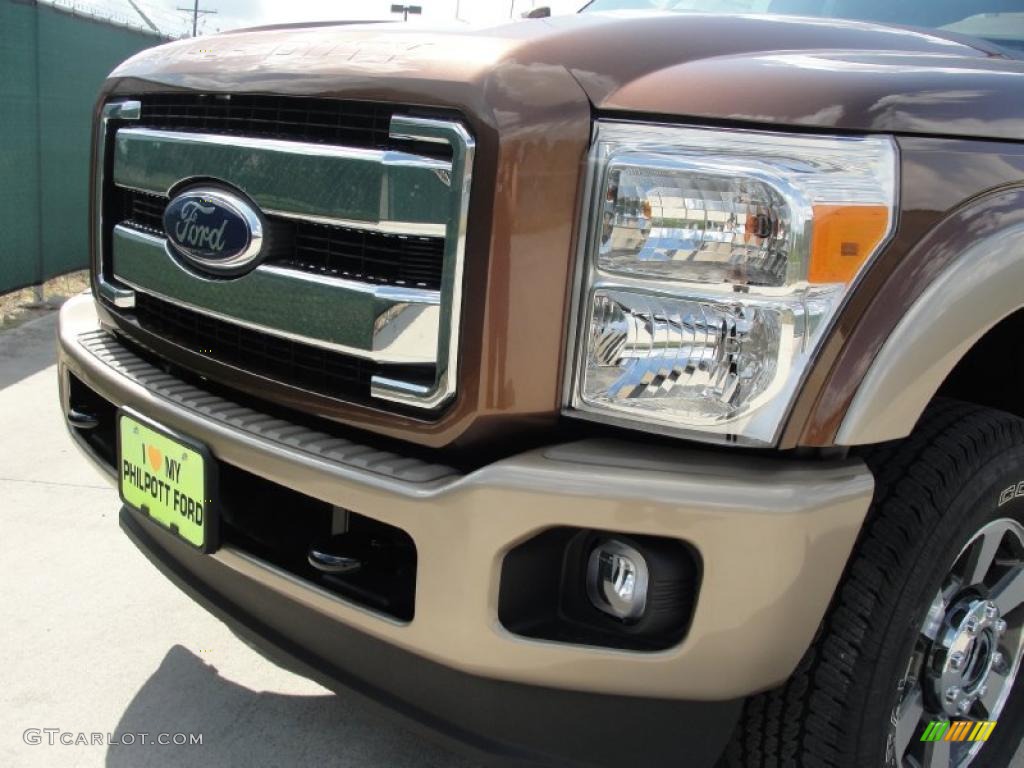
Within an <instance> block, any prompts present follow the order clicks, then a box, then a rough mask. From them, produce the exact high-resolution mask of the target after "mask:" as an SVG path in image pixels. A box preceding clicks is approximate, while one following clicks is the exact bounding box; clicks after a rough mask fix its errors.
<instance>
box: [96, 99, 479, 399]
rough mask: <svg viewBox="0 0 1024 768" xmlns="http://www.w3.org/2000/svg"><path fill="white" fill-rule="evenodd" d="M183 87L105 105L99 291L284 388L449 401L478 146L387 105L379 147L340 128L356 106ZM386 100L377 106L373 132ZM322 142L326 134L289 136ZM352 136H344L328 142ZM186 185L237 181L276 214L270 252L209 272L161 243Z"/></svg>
mask: <svg viewBox="0 0 1024 768" xmlns="http://www.w3.org/2000/svg"><path fill="white" fill-rule="evenodd" d="M174 98H175V99H178V100H179V101H177V102H175V101H172V100H171V97H165V96H152V97H146V100H143V102H142V103H141V104H140V103H139V102H119V103H115V104H108V105H107V106H106V108H105V110H104V125H103V126H102V129H101V131H100V133H99V135H100V145H99V146H98V147H97V150H98V152H97V156H98V160H99V162H100V163H101V166H100V169H101V171H102V173H101V174H98V177H99V179H100V181H99V187H98V189H97V194H98V195H100V200H101V204H100V205H99V207H98V210H99V211H100V215H101V220H100V221H99V222H98V224H99V226H98V228H97V231H98V233H99V238H100V239H99V241H98V243H97V253H98V254H100V255H101V262H100V263H99V264H98V265H97V272H98V284H99V285H98V288H99V292H100V295H101V297H103V298H104V299H105V300H106V301H107V302H108V303H109V304H110V305H111V307H112V308H114V309H115V310H116V311H118V312H120V313H121V314H123V315H124V316H125V317H126V318H129V319H131V320H133V321H135V322H136V323H138V324H139V325H143V326H148V328H147V330H150V331H151V332H156V333H158V334H160V335H162V336H165V337H166V338H167V339H168V340H169V341H173V342H174V343H176V344H178V345H180V346H182V347H185V348H187V349H189V350H190V351H192V352H195V351H196V350H203V354H207V355H209V356H210V357H213V358H215V359H219V360H220V361H221V362H225V363H228V364H231V365H233V366H235V367H240V368H244V369H248V370H250V371H251V372H253V373H257V374H259V375H261V376H269V377H271V378H274V379H277V380H280V381H281V382H283V383H286V384H290V385H293V386H296V387H300V388H303V389H309V390H313V391H317V392H320V393H322V394H328V395H330V396H334V397H338V398H341V399H347V400H371V401H378V402H379V401H387V402H394V403H398V404H402V405H405V406H412V407H417V408H421V409H436V408H438V407H440V406H441V405H443V404H444V403H445V402H447V401H448V400H449V399H450V398H451V397H452V395H453V394H454V392H455V370H456V362H457V357H458V346H457V344H458V328H459V316H460V309H461V282H462V262H463V258H464V250H465V226H466V214H467V210H468V199H469V186H470V180H471V168H472V162H473V154H474V145H473V141H472V139H471V138H470V136H469V134H468V133H467V132H466V130H465V129H464V128H463V127H462V125H461V124H460V123H459V122H456V121H452V120H446V119H438V118H424V117H414V116H408V115H404V114H396V113H395V112H392V113H391V114H390V118H389V122H388V125H389V129H388V134H387V137H386V142H385V143H386V145H385V146H379V145H380V144H381V142H382V141H384V140H382V139H381V137H380V136H378V135H377V134H375V133H374V132H373V130H370V128H367V125H362V126H359V125H354V126H346V125H344V121H345V120H346V119H347V117H349V116H351V115H352V114H355V113H354V112H353V111H352V110H353V109H354V108H351V107H339V105H345V104H346V103H345V102H332V101H329V100H316V99H298V100H296V102H295V103H294V104H293V105H292V106H294V109H284V108H282V107H281V106H280V102H282V101H283V102H285V103H287V99H286V98H285V97H281V98H280V99H277V102H278V106H277V107H276V108H274V109H271V107H270V106H268V105H267V104H266V103H264V104H259V103H257V102H256V101H252V100H253V99H256V98H257V97H238V98H237V99H236V98H234V97H233V98H232V99H231V100H222V101H216V100H215V101H213V102H210V103H207V104H202V105H199V107H197V106H196V104H195V103H188V102H189V99H192V100H193V102H194V100H195V99H196V98H198V97H195V96H188V97H187V98H186V97H183V96H177V95H176V96H175V97H174ZM260 98H262V97H260ZM266 98H276V97H266ZM182 99H183V100H184V102H182V101H181V100H182ZM247 100H249V101H248V102H247ZM228 102H230V103H228ZM299 102H301V103H299ZM363 107H364V108H365V105H363ZM384 109H385V107H384V106H382V105H375V106H374V107H373V111H372V114H371V115H370V117H369V118H368V121H369V122H368V124H369V125H370V127H371V128H372V126H373V125H377V124H378V123H379V122H380V119H381V118H380V114H383V110H384ZM328 115H329V116H330V117H328ZM303 120H306V121H308V122H306V123H303ZM325 120H326V121H328V122H326V123H325V122H324V121H325ZM175 121H177V123H175ZM331 121H333V122H331ZM328 124H330V125H332V126H333V128H332V131H333V132H332V131H328V132H327V133H325V132H324V131H325V126H326V125H328ZM172 125H174V126H175V127H176V128H186V129H187V130H178V129H175V130H171V129H170V126H172ZM199 129H202V131H203V132H199ZM334 129H338V130H334ZM342 129H344V130H342ZM243 132H249V133H251V134H257V135H242V133H243ZM357 134H358V136H357ZM314 135H315V136H316V137H317V138H318V139H320V140H321V141H320V143H312V142H310V141H308V140H304V141H295V140H292V139H291V138H290V137H292V136H296V137H301V138H304V139H308V138H310V137H313V136H314ZM282 136H287V137H289V138H280V137H282ZM342 137H348V140H349V141H350V142H351V144H350V145H339V144H334V143H323V142H324V140H336V141H337V140H342ZM419 147H432V150H431V151H430V152H429V153H419V152H417V151H414V150H415V148H419ZM193 179H204V180H212V181H218V182H222V183H224V184H226V185H229V186H231V187H235V188H237V189H239V190H241V191H242V192H244V193H245V194H246V195H247V196H248V197H249V198H250V199H251V200H252V201H253V202H255V203H256V205H258V206H259V208H260V209H261V211H262V212H263V214H264V216H265V217H266V219H267V221H268V222H269V223H271V224H272V225H273V227H274V231H275V240H274V242H275V243H276V245H275V246H274V248H273V252H272V253H271V254H270V255H269V256H268V257H267V258H266V259H265V260H264V262H263V263H261V264H260V265H259V266H258V267H256V268H255V269H254V270H253V271H251V272H249V273H247V274H245V275H243V276H241V277H237V278H233V279H227V280H211V279H209V278H208V277H205V276H202V275H198V274H196V273H195V272H193V271H192V270H191V269H189V268H188V267H187V266H186V265H184V264H183V263H181V262H179V260H178V259H177V258H176V256H175V253H174V251H173V249H170V248H168V247H167V242H166V238H165V237H164V235H163V231H162V221H161V217H162V212H163V208H164V207H165V206H166V205H167V202H168V198H169V195H170V194H171V193H172V192H173V191H174V189H175V188H176V187H179V186H181V185H182V183H183V182H184V181H186V180H193ZM171 318H173V319H174V322H171ZM211 334H212V335H211ZM214 340H216V342H217V343H206V342H213V341H214ZM243 342H244V343H243ZM247 349H248V350H250V352H249V353H247V352H246V350H247ZM253 349H259V350H274V351H273V352H271V353H267V354H260V355H256V354H252V353H251V350H253ZM296 360H298V361H301V362H302V364H295V361H296ZM311 371H312V372H313V373H312V374H311V373H310V372H311ZM350 374H351V375H350Z"/></svg>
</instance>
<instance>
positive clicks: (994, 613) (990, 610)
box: [985, 603, 999, 619]
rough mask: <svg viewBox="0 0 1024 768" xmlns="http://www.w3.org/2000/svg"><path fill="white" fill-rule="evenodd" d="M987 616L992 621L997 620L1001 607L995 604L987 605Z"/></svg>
mask: <svg viewBox="0 0 1024 768" xmlns="http://www.w3.org/2000/svg"><path fill="white" fill-rule="evenodd" d="M985 615H986V616H988V618H990V619H994V618H997V617H998V616H999V607H998V606H997V605H996V604H995V603H986V604H985Z"/></svg>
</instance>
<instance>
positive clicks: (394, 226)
mask: <svg viewBox="0 0 1024 768" xmlns="http://www.w3.org/2000/svg"><path fill="white" fill-rule="evenodd" d="M140 191H143V192H144V191H145V190H140ZM263 212H264V213H265V214H267V215H268V216H278V217H280V218H282V219H294V220H296V221H309V222H312V223H313V224H323V225H324V226H327V227H342V228H344V229H365V230H366V231H367V232H377V233H380V234H382V235H408V236H410V237H444V235H445V232H446V231H447V230H448V227H447V226H446V225H444V224H428V223H424V222H420V221H381V222H378V223H376V224H372V223H369V222H366V221H356V220H355V219H339V218H335V217H333V216H312V215H310V214H308V213H289V212H288V211H279V210H277V209H276V208H264V209H263Z"/></svg>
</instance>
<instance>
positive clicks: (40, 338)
mask: <svg viewBox="0 0 1024 768" xmlns="http://www.w3.org/2000/svg"><path fill="white" fill-rule="evenodd" d="M55 362H57V313H56V312H51V313H50V314H48V315H46V316H44V317H41V318H39V319H38V320H31V321H29V322H27V323H25V324H24V325H19V326H16V327H14V328H11V329H9V330H6V331H3V332H2V333H0V389H4V388H5V387H9V386H11V385H12V384H17V383H18V382H19V381H21V380H22V379H27V378H28V377H29V376H31V375H32V374H34V373H38V372H39V371H41V370H43V369H44V368H47V367H48V366H51V365H53V364H54V363H55ZM53 383H54V386H55V387H56V383H57V382H56V380H55V381H54V382H53ZM54 396H55V397H56V395H54Z"/></svg>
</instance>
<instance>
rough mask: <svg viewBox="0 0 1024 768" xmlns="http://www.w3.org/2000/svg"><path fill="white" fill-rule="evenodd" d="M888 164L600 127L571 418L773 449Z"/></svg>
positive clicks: (876, 237)
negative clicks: (772, 446) (575, 417)
mask: <svg viewBox="0 0 1024 768" xmlns="http://www.w3.org/2000/svg"><path fill="white" fill-rule="evenodd" d="M896 168H897V163H896V149H895V146H894V144H893V142H892V141H891V140H890V139H887V138H881V137H819V136H802V135H780V134H772V133H755V132H746V131H729V130H710V129H698V128H674V127H669V126H657V125H636V124H627V123H615V122H602V123H599V124H598V133H597V139H596V142H595V145H594V150H593V153H592V155H591V172H590V178H591V185H592V186H591V189H590V190H589V195H590V197H589V199H590V203H589V205H588V206H587V208H588V210H587V219H586V221H585V222H584V230H583V232H584V236H583V239H582V241H581V243H582V245H581V251H582V256H581V268H580V270H579V273H580V275H579V284H578V286H577V290H578V293H577V296H576V304H577V308H578V311H577V313H576V321H575V322H576V326H575V328H574V331H575V333H574V336H573V339H574V342H573V350H572V354H573V355H574V361H573V362H574V364H573V365H571V366H570V367H569V370H570V371H571V380H570V381H569V382H568V403H567V411H568V412H569V413H570V414H571V415H576V416H581V417H584V418H591V419H596V420H600V421H607V422H612V423H622V424H624V425H627V426H640V427H644V428H647V429H656V430H659V431H667V432H671V433H679V434H683V435H685V436H688V437H694V438H697V439H706V440H718V441H722V442H741V443H745V444H749V445H771V444H773V443H774V442H775V440H776V439H777V437H778V431H779V429H780V428H781V425H782V420H783V418H784V416H785V414H786V412H787V411H788V409H789V405H790V403H791V401H792V399H793V396H794V394H795V392H796V389H797V387H798V385H799V383H800V381H801V380H802V378H803V375H804V373H805V372H806V370H807V366H808V364H809V362H810V360H811V359H812V358H813V356H814V354H815V352H816V351H817V349H818V347H819V346H820V344H821V341H822V339H823V338H824V335H825V332H826V330H827V329H828V327H829V325H830V323H831V321H832V320H833V318H834V317H835V315H836V312H837V311H838V309H839V307H840V306H841V305H842V302H843V300H844V298H845V297H846V295H847V294H848V292H849V290H850V287H851V286H852V285H853V283H854V282H855V281H856V279H857V277H858V276H859V275H860V274H861V272H862V271H863V269H864V267H865V265H867V264H868V262H869V261H870V260H871V258H872V256H874V254H876V253H877V252H878V251H879V249H880V248H881V247H882V245H883V244H884V243H885V242H886V240H887V239H888V237H889V235H890V234H891V232H892V229H893V226H894V222H895V204H896V200H895V196H896V192H895V189H896Z"/></svg>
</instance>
